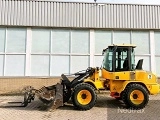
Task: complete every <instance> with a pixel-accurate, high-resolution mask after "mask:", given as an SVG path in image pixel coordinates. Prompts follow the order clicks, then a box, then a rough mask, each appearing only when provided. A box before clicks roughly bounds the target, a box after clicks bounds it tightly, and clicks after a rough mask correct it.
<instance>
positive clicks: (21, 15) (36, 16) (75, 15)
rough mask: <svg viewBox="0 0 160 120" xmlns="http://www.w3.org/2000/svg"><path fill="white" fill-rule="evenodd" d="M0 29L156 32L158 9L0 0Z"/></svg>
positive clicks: (159, 25) (159, 11)
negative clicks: (72, 28) (138, 30)
mask: <svg viewBox="0 0 160 120" xmlns="http://www.w3.org/2000/svg"><path fill="white" fill-rule="evenodd" d="M0 25H9V26H10V25H12V26H44V27H82V28H127V29H132V28H135V29H159V28H160V6H153V5H127V4H105V5H101V4H99V5H97V4H95V3H75V2H73V3H71V2H51V1H50V2H47V1H28V0H26V1H25V0H23V1H17V0H1V1H0Z"/></svg>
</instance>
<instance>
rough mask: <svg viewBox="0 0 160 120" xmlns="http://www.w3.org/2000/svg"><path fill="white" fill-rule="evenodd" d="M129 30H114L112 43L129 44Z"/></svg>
mask: <svg viewBox="0 0 160 120" xmlns="http://www.w3.org/2000/svg"><path fill="white" fill-rule="evenodd" d="M130 33H131V32H130V31H114V32H113V43H114V44H117V45H118V44H121V45H122V44H130V43H131V42H130V40H131V35H130Z"/></svg>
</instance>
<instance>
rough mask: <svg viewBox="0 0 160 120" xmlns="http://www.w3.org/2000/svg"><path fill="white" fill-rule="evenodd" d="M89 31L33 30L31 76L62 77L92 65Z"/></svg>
mask: <svg viewBox="0 0 160 120" xmlns="http://www.w3.org/2000/svg"><path fill="white" fill-rule="evenodd" d="M89 32H90V31H89V30H70V29H32V47H31V48H32V50H31V51H32V52H31V75H32V76H60V75H61V74H62V73H67V74H69V73H75V72H77V71H80V70H82V69H86V68H87V67H88V65H89V48H90V47H89V39H90V38H89Z"/></svg>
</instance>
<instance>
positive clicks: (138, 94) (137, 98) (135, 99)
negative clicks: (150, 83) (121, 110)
mask: <svg viewBox="0 0 160 120" xmlns="http://www.w3.org/2000/svg"><path fill="white" fill-rule="evenodd" d="M130 100H131V102H132V103H134V104H136V105H139V104H141V103H142V102H143V101H144V94H143V92H142V91H140V90H134V91H132V92H131V94H130Z"/></svg>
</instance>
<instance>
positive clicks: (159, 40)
mask: <svg viewBox="0 0 160 120" xmlns="http://www.w3.org/2000/svg"><path fill="white" fill-rule="evenodd" d="M154 39H155V64H156V73H157V75H158V76H160V69H159V66H160V49H159V45H160V32H158V31H156V32H155V33H154Z"/></svg>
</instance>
